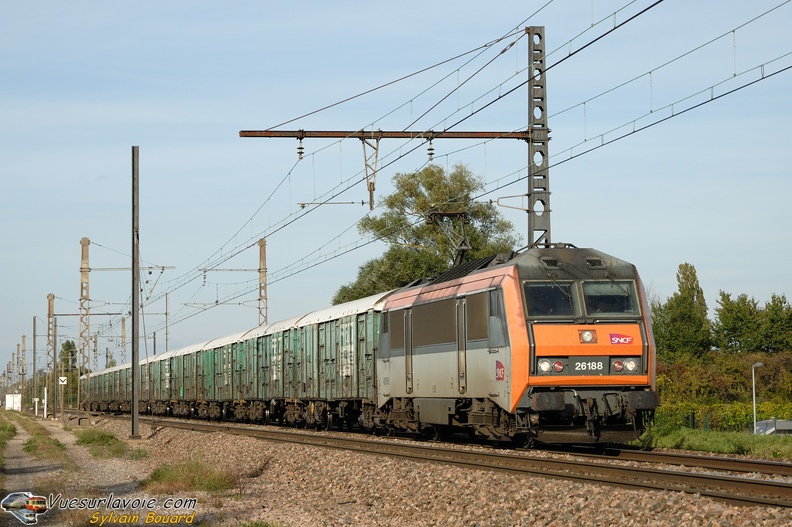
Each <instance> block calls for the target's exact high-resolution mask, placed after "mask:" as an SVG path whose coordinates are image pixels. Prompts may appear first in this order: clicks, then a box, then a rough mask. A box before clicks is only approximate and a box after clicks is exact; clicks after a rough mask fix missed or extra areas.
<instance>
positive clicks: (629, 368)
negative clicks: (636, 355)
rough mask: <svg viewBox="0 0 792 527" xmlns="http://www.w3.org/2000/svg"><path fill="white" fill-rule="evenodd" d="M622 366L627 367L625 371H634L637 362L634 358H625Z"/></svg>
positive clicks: (636, 367)
mask: <svg viewBox="0 0 792 527" xmlns="http://www.w3.org/2000/svg"><path fill="white" fill-rule="evenodd" d="M624 367H625V368H627V371H635V370H637V369H638V363H637V362H636V361H635V359H627V360H626V361H624Z"/></svg>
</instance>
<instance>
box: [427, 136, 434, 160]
mask: <svg viewBox="0 0 792 527" xmlns="http://www.w3.org/2000/svg"><path fill="white" fill-rule="evenodd" d="M427 152H428V153H429V161H431V160H433V159H434V147H433V146H432V142H431V141H429V148H428V149H427Z"/></svg>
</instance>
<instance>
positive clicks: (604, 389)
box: [84, 244, 659, 443]
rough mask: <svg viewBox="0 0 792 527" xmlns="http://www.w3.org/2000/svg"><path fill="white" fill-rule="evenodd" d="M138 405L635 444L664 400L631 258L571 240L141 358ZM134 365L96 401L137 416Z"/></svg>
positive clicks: (95, 406)
mask: <svg viewBox="0 0 792 527" xmlns="http://www.w3.org/2000/svg"><path fill="white" fill-rule="evenodd" d="M137 367H138V368H139V374H140V375H139V379H140V392H139V393H140V399H139V406H138V408H139V411H140V412H141V413H143V412H145V413H151V414H154V415H167V416H182V417H188V418H194V419H211V420H223V419H233V420H238V421H245V422H257V423H280V424H289V425H294V426H306V427H317V428H328V429H329V428H336V427H344V428H359V429H363V430H367V431H372V432H385V431H387V432H394V431H402V432H408V433H411V434H414V435H428V434H431V435H440V434H451V433H467V434H469V435H471V436H478V437H482V438H485V439H487V440H492V441H515V440H520V441H525V442H532V441H540V442H543V443H596V442H601V443H605V442H623V441H630V440H633V439H636V438H637V437H639V436H640V435H641V434H642V433H643V432H644V431H645V430H646V429H647V427H648V426H650V424H651V420H652V417H653V413H654V410H655V408H656V407H657V406H658V404H659V400H658V397H657V393H656V391H655V389H654V387H655V344H654V338H653V335H652V327H651V321H650V314H649V305H648V300H647V298H646V294H645V292H644V288H643V285H642V283H641V280H640V278H639V276H638V272H637V270H636V268H635V266H633V265H632V264H630V263H628V262H625V261H623V260H620V259H618V258H615V257H612V256H609V255H607V254H604V253H602V252H600V251H597V250H594V249H583V248H577V247H574V246H572V245H568V244H557V245H553V246H550V247H535V248H530V249H527V250H524V251H522V252H519V253H512V254H509V255H499V256H494V257H491V258H487V259H484V260H477V261H475V262H470V263H467V264H463V265H462V266H459V267H456V268H453V269H451V270H449V271H448V272H446V273H444V274H442V275H440V276H437V277H435V278H434V279H432V280H423V281H420V282H418V283H414V284H410V285H408V286H406V287H404V288H402V289H397V290H393V291H388V292H384V293H381V294H377V295H373V296H370V297H367V298H362V299H359V300H355V301H352V302H348V303H344V304H339V305H335V306H332V307H329V308H326V309H321V310H318V311H312V312H310V313H306V314H303V315H300V316H296V317H294V318H290V319H287V320H281V321H278V322H275V323H272V324H266V325H262V326H259V327H255V328H252V329H250V330H248V331H245V332H242V333H237V334H234V335H230V336H227V337H223V338H217V339H213V340H210V341H208V342H203V343H199V344H196V345H193V346H188V347H185V348H181V349H178V350H174V351H169V352H166V353H164V354H160V355H156V356H154V357H150V358H148V359H145V360H141V361H140V363H139V364H138V365H137ZM130 368H131V365H130V364H125V365H121V366H116V367H111V368H107V369H105V370H102V371H98V372H95V373H92V374H90V376H89V377H88V379H87V380H88V383H89V398H88V400H87V401H86V403H85V406H84V409H86V410H91V411H104V412H129V411H130V409H131V402H130V401H131V370H130Z"/></svg>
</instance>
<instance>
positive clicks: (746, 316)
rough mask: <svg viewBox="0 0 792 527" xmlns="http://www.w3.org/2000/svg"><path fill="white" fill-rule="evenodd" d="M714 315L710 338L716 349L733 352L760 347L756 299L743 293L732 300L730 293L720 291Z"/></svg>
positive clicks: (754, 349)
mask: <svg viewBox="0 0 792 527" xmlns="http://www.w3.org/2000/svg"><path fill="white" fill-rule="evenodd" d="M715 315H716V319H715V323H714V324H713V325H712V338H713V343H714V344H715V346H717V347H718V349H720V350H722V351H730V352H733V353H734V352H737V353H741V352H749V351H758V350H759V349H760V347H761V333H762V328H761V323H760V319H761V317H760V316H759V315H760V311H759V307H758V304H757V302H756V300H754V299H753V298H750V299H749V298H748V296H747V295H745V294H742V295H740V296H738V297H737V300H732V298H731V294H729V293H726V292H724V291H721V292H720V300H718V307H717V308H715Z"/></svg>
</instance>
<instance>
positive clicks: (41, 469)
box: [0, 423, 65, 526]
mask: <svg viewBox="0 0 792 527" xmlns="http://www.w3.org/2000/svg"><path fill="white" fill-rule="evenodd" d="M15 426H16V428H17V433H16V435H15V436H14V437H13V438H12V439H11V440H10V441H8V443H6V448H5V451H4V452H3V458H4V464H3V468H2V483H1V486H2V488H0V500H4V499H5V498H6V497H7V496H9V495H10V494H12V493H14V492H30V493H31V494H35V495H44V493H45V492H46V493H47V494H48V493H49V490H48V489H50V488H52V485H53V484H55V483H56V482H57V481H58V480H59V479H61V478H63V476H64V475H65V470H64V469H63V467H62V466H61V464H60V463H53V462H52V461H49V460H42V459H38V458H36V457H34V456H32V455H30V454H28V453H27V452H25V451H24V448H23V446H24V444H25V442H26V441H27V440H28V439H30V434H29V433H28V432H27V431H26V430H25V429H24V428H23V427H22V426H20V425H19V424H18V423H15ZM46 516H47V515H46V514H44V515H39V516H38V518H37V519H38V520H39V521H38V525H65V524H64V523H62V522H59V521H54V520H55V518H54V517H52V518H46ZM45 518H46V519H45ZM0 525H2V526H6V525H9V526H11V525H13V526H18V525H24V523H22V521H21V520H20V519H18V518H17V517H16V516H15V515H14V514H13V513H11V512H7V511H5V510H0Z"/></svg>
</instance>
